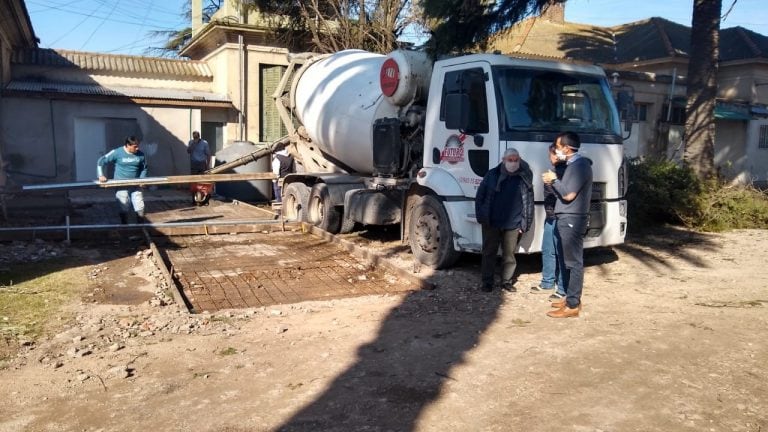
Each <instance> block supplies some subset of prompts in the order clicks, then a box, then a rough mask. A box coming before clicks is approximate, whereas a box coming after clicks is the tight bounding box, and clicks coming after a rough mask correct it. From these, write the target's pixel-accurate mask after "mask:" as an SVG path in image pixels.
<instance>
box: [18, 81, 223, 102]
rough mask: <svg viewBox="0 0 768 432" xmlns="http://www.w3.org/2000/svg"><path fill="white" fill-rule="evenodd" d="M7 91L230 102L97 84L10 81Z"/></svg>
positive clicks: (184, 93) (194, 94) (198, 94)
mask: <svg viewBox="0 0 768 432" xmlns="http://www.w3.org/2000/svg"><path fill="white" fill-rule="evenodd" d="M5 90H7V91H22V92H33V93H62V94H72V95H92V96H123V97H130V98H144V99H163V100H179V101H196V102H203V101H207V102H231V101H230V99H229V98H228V97H227V96H226V95H221V94H217V93H211V92H203V91H192V90H178V89H174V90H170V89H158V88H146V87H118V86H110V87H104V86H101V85H98V84H70V83H58V82H33V81H11V82H10V83H8V85H7V86H6V87H5Z"/></svg>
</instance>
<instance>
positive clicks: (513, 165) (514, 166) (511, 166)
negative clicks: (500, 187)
mask: <svg viewBox="0 0 768 432" xmlns="http://www.w3.org/2000/svg"><path fill="white" fill-rule="evenodd" d="M519 168H520V162H519V161H518V162H504V169H506V170H507V172H510V173H513V172H515V171H517V170H518V169H519Z"/></svg>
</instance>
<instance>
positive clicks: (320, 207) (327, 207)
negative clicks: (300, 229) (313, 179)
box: [307, 183, 342, 234]
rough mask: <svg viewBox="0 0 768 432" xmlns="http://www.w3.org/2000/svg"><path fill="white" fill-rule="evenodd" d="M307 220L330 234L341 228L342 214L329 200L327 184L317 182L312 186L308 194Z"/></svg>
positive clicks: (337, 231) (336, 232)
mask: <svg viewBox="0 0 768 432" xmlns="http://www.w3.org/2000/svg"><path fill="white" fill-rule="evenodd" d="M307 210H308V221H309V222H310V223H311V224H312V225H314V226H316V227H318V228H320V229H323V230H325V231H328V232H329V233H331V234H338V233H339V230H340V229H341V217H342V214H341V212H340V211H339V209H338V208H337V207H335V206H334V205H333V203H332V202H331V194H330V193H329V192H328V185H327V184H325V183H318V184H316V185H314V186H312V192H310V194H309V206H308V208H307Z"/></svg>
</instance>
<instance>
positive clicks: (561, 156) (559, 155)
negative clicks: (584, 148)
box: [555, 149, 568, 162]
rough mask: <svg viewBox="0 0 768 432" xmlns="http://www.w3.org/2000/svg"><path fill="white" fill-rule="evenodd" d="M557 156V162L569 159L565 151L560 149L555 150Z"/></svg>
mask: <svg viewBox="0 0 768 432" xmlns="http://www.w3.org/2000/svg"><path fill="white" fill-rule="evenodd" d="M555 155H556V156H557V160H559V161H561V162H562V161H564V160H566V159H567V158H568V156H567V155H566V154H565V153H563V151H562V150H560V149H556V150H555Z"/></svg>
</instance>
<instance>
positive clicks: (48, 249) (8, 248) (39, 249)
mask: <svg viewBox="0 0 768 432" xmlns="http://www.w3.org/2000/svg"><path fill="white" fill-rule="evenodd" d="M66 250H67V245H66V243H63V242H46V241H45V240H41V239H36V240H35V241H32V242H25V241H14V242H11V243H10V244H3V245H2V246H1V247H0V265H2V264H14V263H31V262H38V261H43V260H48V259H53V258H59V257H61V256H63V255H64V253H65V252H66Z"/></svg>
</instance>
